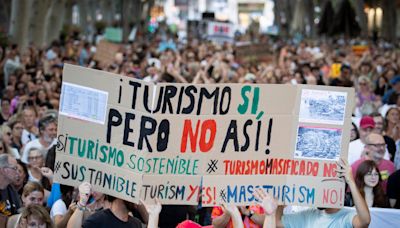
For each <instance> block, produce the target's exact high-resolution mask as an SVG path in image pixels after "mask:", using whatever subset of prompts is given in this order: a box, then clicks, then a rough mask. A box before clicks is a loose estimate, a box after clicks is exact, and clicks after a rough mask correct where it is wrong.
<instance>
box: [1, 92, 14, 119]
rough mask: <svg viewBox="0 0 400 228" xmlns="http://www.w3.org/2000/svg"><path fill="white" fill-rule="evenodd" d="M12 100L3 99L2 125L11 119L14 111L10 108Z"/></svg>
mask: <svg viewBox="0 0 400 228" xmlns="http://www.w3.org/2000/svg"><path fill="white" fill-rule="evenodd" d="M10 105H11V101H10V99H8V98H3V99H1V112H0V125H2V124H3V123H5V122H7V121H8V119H10V117H11V115H12V113H11V109H10Z"/></svg>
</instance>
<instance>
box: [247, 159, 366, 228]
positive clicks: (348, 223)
mask: <svg viewBox="0 0 400 228" xmlns="http://www.w3.org/2000/svg"><path fill="white" fill-rule="evenodd" d="M337 165H338V169H337V171H336V172H337V176H338V178H344V179H345V181H346V183H347V184H348V186H349V188H350V192H351V195H352V197H353V200H354V205H355V208H356V211H351V210H344V209H338V208H310V209H307V210H304V211H301V212H297V213H293V214H285V215H284V214H283V209H284V206H278V207H277V206H276V205H277V203H276V202H274V199H273V198H272V197H271V196H269V195H268V194H267V193H266V192H265V190H263V189H259V190H258V191H256V192H255V194H254V195H255V197H256V199H258V200H259V201H260V202H261V204H262V205H265V207H264V209H265V210H266V211H267V213H266V215H267V216H266V218H265V222H264V227H349V228H350V227H368V226H369V224H370V223H371V215H370V212H369V209H368V206H367V203H366V202H365V200H364V198H363V197H362V195H361V194H360V192H359V190H358V188H357V185H356V183H355V180H354V178H353V174H352V171H351V168H350V166H349V164H348V163H347V162H346V161H344V160H342V159H341V160H340V161H339V162H338V164H337Z"/></svg>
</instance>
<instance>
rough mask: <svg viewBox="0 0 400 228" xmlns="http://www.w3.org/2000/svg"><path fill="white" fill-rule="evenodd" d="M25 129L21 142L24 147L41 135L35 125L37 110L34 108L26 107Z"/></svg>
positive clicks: (24, 116)
mask: <svg viewBox="0 0 400 228" xmlns="http://www.w3.org/2000/svg"><path fill="white" fill-rule="evenodd" d="M22 118H23V124H24V129H23V130H22V136H21V142H22V144H23V145H25V144H27V143H28V142H30V141H32V140H35V139H36V138H37V135H38V134H39V129H38V128H37V127H36V125H35V121H36V110H35V108H34V107H32V106H26V107H24V109H23V111H22Z"/></svg>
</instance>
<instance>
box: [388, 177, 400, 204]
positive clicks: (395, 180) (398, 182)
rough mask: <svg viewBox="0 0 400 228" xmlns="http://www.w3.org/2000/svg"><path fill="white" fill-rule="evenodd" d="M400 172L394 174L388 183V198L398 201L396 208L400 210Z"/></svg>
mask: <svg viewBox="0 0 400 228" xmlns="http://www.w3.org/2000/svg"><path fill="white" fill-rule="evenodd" d="M399 186H400V170H397V171H396V172H394V173H392V175H390V177H389V180H388V182H387V196H388V198H389V199H396V204H395V205H394V208H397V209H400V191H399Z"/></svg>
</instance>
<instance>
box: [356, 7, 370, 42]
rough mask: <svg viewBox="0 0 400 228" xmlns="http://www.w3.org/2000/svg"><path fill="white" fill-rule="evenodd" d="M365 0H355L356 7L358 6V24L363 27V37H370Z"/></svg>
mask: <svg viewBox="0 0 400 228" xmlns="http://www.w3.org/2000/svg"><path fill="white" fill-rule="evenodd" d="M364 4H365V2H364V0H356V1H355V8H356V14H357V18H358V24H359V25H360V28H361V33H360V35H361V36H362V37H363V38H367V37H368V21H367V15H365V12H364Z"/></svg>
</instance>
